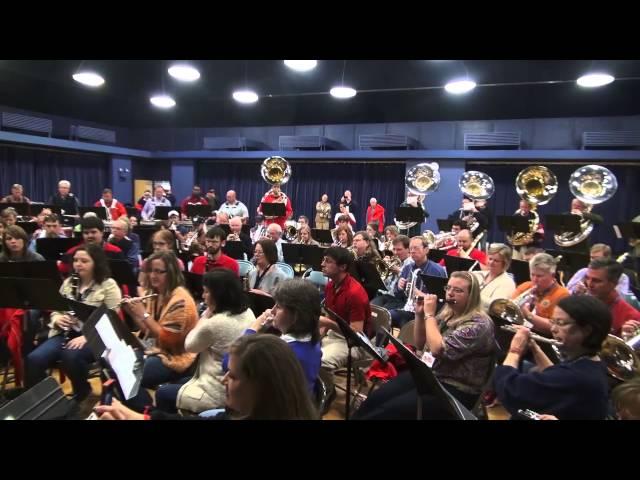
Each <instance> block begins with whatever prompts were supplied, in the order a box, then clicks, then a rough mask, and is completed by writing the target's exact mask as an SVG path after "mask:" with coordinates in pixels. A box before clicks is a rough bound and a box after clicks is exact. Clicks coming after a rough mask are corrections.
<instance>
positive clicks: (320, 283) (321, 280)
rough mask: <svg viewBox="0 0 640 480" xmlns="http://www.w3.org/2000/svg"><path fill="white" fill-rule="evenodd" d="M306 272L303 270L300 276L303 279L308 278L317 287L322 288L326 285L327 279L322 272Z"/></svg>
mask: <svg viewBox="0 0 640 480" xmlns="http://www.w3.org/2000/svg"><path fill="white" fill-rule="evenodd" d="M307 272H308V270H307ZM307 272H305V274H304V275H303V276H302V278H304V279H305V280H309V281H310V282H311V283H313V284H314V285H316V286H317V287H322V288H324V287H325V286H326V285H327V283H329V279H328V278H327V277H325V276H324V275H323V274H322V272H318V271H315V270H312V271H311V272H310V273H309V274H308V275H307Z"/></svg>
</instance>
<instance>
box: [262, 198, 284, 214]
mask: <svg viewBox="0 0 640 480" xmlns="http://www.w3.org/2000/svg"><path fill="white" fill-rule="evenodd" d="M260 206H261V207H262V215H264V217H265V218H266V217H284V216H285V215H286V213H287V209H286V208H285V205H284V203H265V202H262V203H261V204H260Z"/></svg>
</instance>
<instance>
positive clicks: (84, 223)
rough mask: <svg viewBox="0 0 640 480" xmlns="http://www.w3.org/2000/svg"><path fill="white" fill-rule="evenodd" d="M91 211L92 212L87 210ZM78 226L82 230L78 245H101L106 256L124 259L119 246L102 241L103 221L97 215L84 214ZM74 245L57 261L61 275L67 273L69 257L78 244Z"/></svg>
mask: <svg viewBox="0 0 640 480" xmlns="http://www.w3.org/2000/svg"><path fill="white" fill-rule="evenodd" d="M88 213H93V212H88ZM79 225H80V228H81V230H82V240H83V242H82V243H81V244H80V245H84V244H89V243H94V244H96V245H98V246H101V247H102V249H103V250H104V252H105V253H106V254H107V257H108V258H110V259H113V260H125V257H124V255H123V254H122V250H120V248H119V247H117V246H115V245H112V244H111V243H109V242H105V241H104V223H103V222H102V220H101V219H100V218H98V217H97V216H95V214H94V215H92V216H85V217H84V218H83V219H82V220H80V224H79ZM80 245H76V246H75V247H71V248H70V249H69V250H67V251H66V252H65V254H64V256H63V260H62V261H60V262H58V270H59V271H60V273H62V274H63V275H67V274H68V273H69V270H70V266H69V263H68V262H69V258H71V256H72V255H73V254H74V252H75V251H76V249H77V248H78V247H79V246H80Z"/></svg>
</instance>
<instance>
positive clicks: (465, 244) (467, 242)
mask: <svg viewBox="0 0 640 480" xmlns="http://www.w3.org/2000/svg"><path fill="white" fill-rule="evenodd" d="M471 239H472V237H471V232H470V231H469V230H467V229H466V228H465V229H462V230H460V231H459V232H458V233H457V234H456V240H457V241H458V247H460V248H462V249H463V250H467V249H468V248H469V247H470V246H471Z"/></svg>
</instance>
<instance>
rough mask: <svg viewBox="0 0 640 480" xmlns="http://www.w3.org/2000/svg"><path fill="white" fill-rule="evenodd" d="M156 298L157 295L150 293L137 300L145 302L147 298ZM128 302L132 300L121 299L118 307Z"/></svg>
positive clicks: (129, 298)
mask: <svg viewBox="0 0 640 480" xmlns="http://www.w3.org/2000/svg"><path fill="white" fill-rule="evenodd" d="M157 296H158V294H157V293H152V294H151V295H145V296H144V297H140V298H139V300H146V299H147V298H151V297H157ZM129 300H133V299H132V298H131V297H128V298H123V299H122V300H120V303H119V304H118V305H122V304H124V303H126V302H128V301H129Z"/></svg>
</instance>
